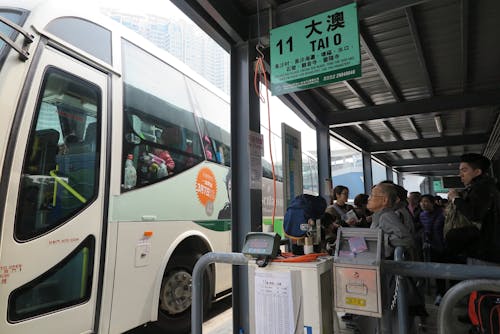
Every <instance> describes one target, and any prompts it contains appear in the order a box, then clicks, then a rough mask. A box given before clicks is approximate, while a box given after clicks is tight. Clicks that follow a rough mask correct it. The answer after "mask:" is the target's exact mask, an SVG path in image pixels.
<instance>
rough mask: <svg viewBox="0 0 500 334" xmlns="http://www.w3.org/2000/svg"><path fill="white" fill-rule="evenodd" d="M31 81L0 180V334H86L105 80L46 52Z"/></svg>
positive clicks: (90, 317)
mask: <svg viewBox="0 0 500 334" xmlns="http://www.w3.org/2000/svg"><path fill="white" fill-rule="evenodd" d="M34 66H35V63H33V64H32V70H31V71H33V67H34ZM31 74H32V77H31V79H29V80H26V81H27V83H26V84H25V87H24V88H23V89H24V94H21V96H24V98H23V100H22V101H21V102H20V106H19V107H18V111H17V112H18V113H19V112H21V113H22V117H21V118H19V117H18V119H19V121H18V123H17V124H15V127H17V129H15V130H13V131H12V134H11V139H10V142H9V145H10V146H9V148H8V150H9V152H10V153H8V154H10V155H8V156H7V159H6V163H5V164H6V165H7V166H8V168H6V169H4V171H5V170H7V171H8V173H7V174H5V173H4V175H2V177H4V178H6V181H5V180H4V181H3V182H2V183H3V184H7V185H8V187H7V190H6V194H5V197H6V201H5V204H4V211H3V213H2V214H3V217H2V224H1V225H0V226H1V239H0V333H9V334H16V333H91V332H92V333H93V332H94V330H95V324H94V322H95V321H96V320H95V319H96V309H97V300H98V293H97V287H98V281H99V270H98V268H99V262H100V261H101V259H100V249H101V244H102V243H103V240H102V235H103V219H104V212H105V210H104V208H105V198H104V194H105V181H104V176H105V169H106V167H105V163H106V161H105V148H106V145H105V141H104V138H106V137H107V134H106V133H105V129H106V126H105V125H106V119H105V115H106V114H107V112H106V110H107V105H108V101H107V87H108V81H109V78H108V76H107V75H106V74H105V73H103V72H101V71H99V70H97V69H95V68H93V67H91V66H88V65H86V64H84V63H82V62H80V61H78V60H77V59H75V58H72V57H70V56H69V55H66V54H64V53H63V52H60V51H57V50H55V49H53V48H52V47H50V46H45V49H44V50H43V52H42V53H41V54H40V55H39V59H38V64H36V70H34V71H33V72H32V73H31ZM6 182H7V183H6Z"/></svg>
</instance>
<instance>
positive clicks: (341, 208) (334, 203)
mask: <svg viewBox="0 0 500 334" xmlns="http://www.w3.org/2000/svg"><path fill="white" fill-rule="evenodd" d="M348 199H349V188H347V187H346V186H342V185H338V186H336V187H335V188H333V193H332V196H330V204H331V205H329V206H328V207H327V208H326V211H325V212H326V213H329V214H330V215H332V216H333V217H334V218H335V221H338V224H339V225H340V226H345V227H347V226H353V225H355V224H356V223H357V221H358V220H357V219H356V218H354V217H351V216H350V215H348V212H350V211H352V212H353V213H354V211H353V209H354V208H353V206H352V205H350V204H347V200H348Z"/></svg>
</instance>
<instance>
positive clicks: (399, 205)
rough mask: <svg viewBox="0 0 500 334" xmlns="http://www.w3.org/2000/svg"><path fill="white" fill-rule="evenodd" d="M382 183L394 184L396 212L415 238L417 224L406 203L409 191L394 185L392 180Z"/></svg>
mask: <svg viewBox="0 0 500 334" xmlns="http://www.w3.org/2000/svg"><path fill="white" fill-rule="evenodd" d="M381 183H387V184H392V185H393V186H394V188H395V189H396V192H397V199H396V203H395V204H394V211H396V214H397V215H398V216H399V217H400V219H401V221H402V222H403V224H404V225H405V226H406V227H407V228H408V230H409V231H410V233H411V235H412V236H414V237H415V224H414V222H413V216H412V215H411V213H410V211H409V210H408V202H407V201H406V198H407V194H408V191H407V190H406V189H405V188H403V187H402V186H400V185H397V184H394V182H392V181H390V180H386V181H382V182H381Z"/></svg>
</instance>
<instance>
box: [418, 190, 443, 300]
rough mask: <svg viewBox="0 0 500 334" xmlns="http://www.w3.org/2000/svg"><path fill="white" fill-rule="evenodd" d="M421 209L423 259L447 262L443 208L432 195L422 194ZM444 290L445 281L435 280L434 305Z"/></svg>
mask: <svg viewBox="0 0 500 334" xmlns="http://www.w3.org/2000/svg"><path fill="white" fill-rule="evenodd" d="M420 206H421V208H422V211H421V212H420V222H421V223H422V226H423V229H424V243H423V253H424V261H432V262H441V263H443V262H447V261H446V257H445V255H444V251H445V245H444V237H443V227H444V214H443V209H442V208H440V207H438V206H436V205H435V203H434V196H432V195H430V194H426V195H423V196H422V197H421V200H420ZM445 292H446V281H445V280H442V279H438V280H436V299H435V300H434V304H435V305H439V304H440V303H441V299H442V298H443V296H444V294H445Z"/></svg>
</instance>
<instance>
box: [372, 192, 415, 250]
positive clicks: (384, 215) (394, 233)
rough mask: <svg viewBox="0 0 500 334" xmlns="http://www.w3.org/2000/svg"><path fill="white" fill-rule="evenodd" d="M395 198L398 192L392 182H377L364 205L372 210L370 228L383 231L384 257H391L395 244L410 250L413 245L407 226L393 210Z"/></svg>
mask: <svg viewBox="0 0 500 334" xmlns="http://www.w3.org/2000/svg"><path fill="white" fill-rule="evenodd" d="M397 200H398V193H397V190H396V187H395V185H394V184H390V183H379V184H377V185H376V186H375V187H373V189H372V191H371V194H370V197H369V198H368V204H367V206H366V207H367V209H368V210H370V211H372V212H373V216H372V223H371V226H370V228H380V229H381V230H382V231H383V232H384V237H385V240H384V251H385V257H386V258H391V257H392V255H393V252H394V248H395V247H397V246H403V247H405V248H406V249H408V250H410V251H411V250H412V249H413V247H414V246H415V245H414V242H413V237H412V235H411V232H410V230H409V228H408V227H407V226H406V225H405V224H403V222H402V221H401V218H400V216H398V214H397V213H396V212H395V211H394V206H395V205H396V202H397Z"/></svg>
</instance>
